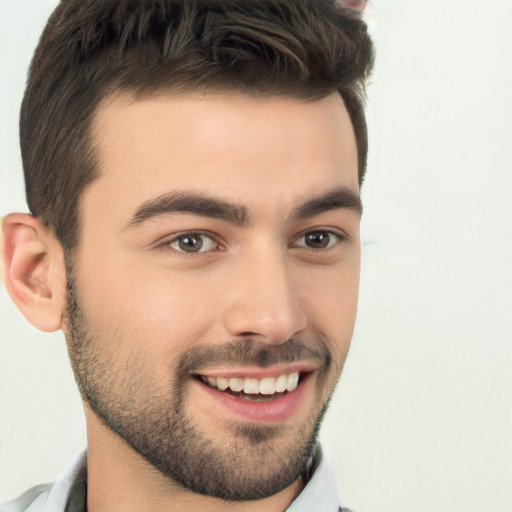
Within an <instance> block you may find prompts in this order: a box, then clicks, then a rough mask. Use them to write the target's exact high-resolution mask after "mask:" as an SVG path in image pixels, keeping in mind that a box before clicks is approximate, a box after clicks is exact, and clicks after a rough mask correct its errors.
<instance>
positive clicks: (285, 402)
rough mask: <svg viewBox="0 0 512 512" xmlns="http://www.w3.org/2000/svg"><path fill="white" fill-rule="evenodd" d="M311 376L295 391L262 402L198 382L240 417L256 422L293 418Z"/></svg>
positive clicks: (301, 382) (212, 396)
mask: <svg viewBox="0 0 512 512" xmlns="http://www.w3.org/2000/svg"><path fill="white" fill-rule="evenodd" d="M309 378H310V375H308V376H305V377H304V378H303V379H302V380H301V381H300V382H299V385H298V386H297V388H296V389H294V390H293V391H288V393H286V394H285V395H282V396H280V397H278V398H275V399H273V400H266V401H262V402H257V401H254V400H245V399H244V398H238V397H236V396H234V395H231V394H229V393H226V392H224V391H219V390H218V389H214V388H212V387H210V386H207V385H206V384H204V383H203V382H201V381H196V382H197V383H198V385H199V386H200V387H201V389H203V390H204V392H205V393H207V394H208V395H209V396H210V397H211V398H213V399H214V400H216V401H217V402H218V403H220V405H221V406H223V407H225V408H226V409H227V410H228V411H229V412H231V413H233V414H234V415H235V416H237V417H239V418H242V419H245V420H248V421H254V422H282V421H285V420H287V419H289V418H291V417H292V416H293V415H294V414H295V413H296V412H297V411H298V410H299V409H300V407H301V405H302V403H303V402H304V397H305V394H306V384H307V381H309Z"/></svg>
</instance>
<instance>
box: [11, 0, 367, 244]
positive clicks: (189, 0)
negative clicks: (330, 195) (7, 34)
mask: <svg viewBox="0 0 512 512" xmlns="http://www.w3.org/2000/svg"><path fill="white" fill-rule="evenodd" d="M372 65H373V45H372V42H371V39H370V37H369V36H368V33H367V27H366V24H365V23H364V22H363V21H361V20H360V19H357V18H355V17H352V16H350V15H347V14H346V13H344V12H343V11H342V10H341V9H340V8H339V6H338V5H337V4H336V3H335V2H334V1H333V0H240V1H239V2H234V1H226V0H61V2H60V4H59V5H58V6H57V8H56V9H55V11H54V12H53V14H52V15H51V17H50V19H49V21H48V24H47V25H46V28H45V29H44V31H43V34H42V36H41V39H40V41H39V45H38V47H37V49H36V51H35V54H34V57H33V60H32V64H31V67H30V71H29V77H28V82H27V88H26V91H25V96H24V99H23V103H22V108H21V116H20V142H21V152H22V158H23V169H24V173H25V184H26V194H27V202H28V205H29V208H30V211H31V212H32V214H33V215H35V216H37V217H39V218H40V219H41V221H42V222H43V223H44V224H45V225H46V226H47V227H49V228H50V229H52V230H53V231H54V233H55V234H56V236H57V238H58V239H59V241H60V242H61V244H62V245H63V247H64V248H65V249H72V248H73V247H74V246H75V245H76V244H77V242H78V238H79V208H78V204H79V200H80V197H81V194H82V193H83V191H84V189H85V187H86V186H87V185H88V184H89V183H91V182H92V181H93V180H94V179H95V178H96V176H97V174H98V170H97V166H96V164H95V154H94V151H93V147H94V144H93V141H92V135H91V126H90V125H91V119H92V117H93V114H94V113H95V110H96V109H97V107H98V105H99V103H100V101H101V100H103V99H104V98H105V97H106V96H108V95H109V94H112V93H113V92H115V91H123V90H126V91H131V92H133V93H135V94H136V95H141V96H142V95H148V94H152V93H156V92H158V91H161V90H165V89H170V90H172V91H177V92H187V91H194V90H207V91H208V90H233V91H239V92H243V93H248V94H252V95H285V96H293V97H300V98H306V99H317V98H322V97H325V96H327V95H329V94H331V93H333V92H335V91H336V90H338V91H339V93H340V95H341V96H342V98H343V100H344V102H345V106H346V108H347V110H348V113H349V115H350V118H351V121H352V125H353V127H354V132H355V136H356V142H357V149H358V159H359V170H358V172H359V182H360V183H361V182H362V180H363V177H364V173H365V169H366V158H367V148H368V137H367V130H366V120H365V114H364V98H365V95H364V86H365V82H366V79H367V77H368V75H369V73H370V72H371V68H372Z"/></svg>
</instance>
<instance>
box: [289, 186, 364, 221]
mask: <svg viewBox="0 0 512 512" xmlns="http://www.w3.org/2000/svg"><path fill="white" fill-rule="evenodd" d="M330 210H352V211H354V212H356V213H357V214H358V215H359V217H360V216H361V215H362V214H363V203H362V201H361V197H360V196H359V194H358V193H356V192H354V191H353V190H351V189H350V188H347V187H338V188H335V189H333V190H330V191H328V192H326V193H324V194H321V195H319V196H317V197H313V199H308V200H307V201H304V202H303V203H301V204H299V205H298V206H296V207H295V208H294V209H293V210H292V213H291V216H290V217H291V219H293V220H301V219H307V218H310V217H314V216H315V215H320V214H321V213H324V212H328V211H330Z"/></svg>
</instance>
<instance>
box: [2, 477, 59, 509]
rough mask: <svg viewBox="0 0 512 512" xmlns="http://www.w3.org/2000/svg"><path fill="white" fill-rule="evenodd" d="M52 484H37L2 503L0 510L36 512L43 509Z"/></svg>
mask: <svg viewBox="0 0 512 512" xmlns="http://www.w3.org/2000/svg"><path fill="white" fill-rule="evenodd" d="M52 485H53V484H44V485H37V486H36V487H32V488H31V489H29V490H28V491H25V492H24V493H23V494H22V495H21V496H18V497H17V498H14V499H13V500H10V501H7V502H5V503H0V512H36V511H38V510H43V508H44V506H45V505H46V501H47V499H48V495H49V494H50V490H51V488H52Z"/></svg>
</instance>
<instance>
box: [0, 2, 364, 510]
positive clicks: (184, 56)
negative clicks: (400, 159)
mask: <svg viewBox="0 0 512 512" xmlns="http://www.w3.org/2000/svg"><path fill="white" fill-rule="evenodd" d="M356 3H357V2H356ZM350 4H354V2H350ZM372 61H373V50H372V44H371V41H370V39H369V37H368V35H367V32H366V26H365V24H364V23H363V22H362V21H361V20H360V19H358V18H357V17H356V16H354V14H353V13H352V12H350V11H347V9H345V8H344V6H343V5H342V4H335V3H333V2H331V1H330V0H315V1H312V0H309V1H308V0H272V1H268V2H261V0H258V1H255V0H245V1H243V2H239V3H233V2H225V1H223V0H217V1H213V0H212V1H208V2H206V1H204V0H181V1H178V0H174V1H171V0H159V1H155V0H154V1H149V0H124V1H121V0H117V1H105V0H88V1H87V2H84V1H83V0H62V1H61V3H60V5H59V6H58V7H57V9H56V10H55V12H54V13H53V15H52V16H51V18H50V20H49V22H48V25H47V26H46V28H45V30H44V32H43V35H42V37H41V40H40V42H39V46H38V48H37V49H36V52H35V55H34V59H33V62H32V65H31V69H30V73H29V79H28V84H27V89H26V92H25V97H24V100H23V105H22V110H21V120H20V138H21V149H22V157H23V165H24V172H25V181H26V190H27V201H28V204H29V208H30V210H31V215H29V214H10V215H8V216H6V217H5V218H4V219H3V224H2V228H3V240H4V245H3V258H4V259H3V266H4V274H5V284H6V288H7V290H8V292H9V294H10V295H11V297H12V299H13V301H14V303H15V304H16V305H17V307H18V308H19V309H20V311H21V312H22V313H23V314H24V315H25V317H26V318H27V319H28V321H29V322H31V323H32V324H33V325H34V326H36V327H37V328H39V329H41V330H43V331H53V330H57V329H63V331H64V333H65V336H66V341H67V346H68V352H69V356H70V360H71V364H72V368H73V371H74V374H75V378H76V381H77V384H78V387H79V390H80V393H81V396H82V399H83V404H84V410H85V416H86V423H87V437H88V445H87V454H85V453H84V454H83V455H81V456H80V458H79V459H78V460H77V461H76V463H75V464H73V466H72V467H71V468H70V469H69V471H68V472H67V473H66V474H65V475H64V476H63V477H62V478H61V479H60V480H58V481H57V482H56V483H55V484H53V485H47V486H39V487H37V488H34V489H31V490H29V491H27V492H26V493H25V494H24V495H22V496H21V497H19V498H18V499H16V500H13V501H11V502H9V503H7V504H4V505H2V506H0V510H1V511H2V512H10V511H19V510H27V511H35V510H45V511H85V510H88V511H89V512H102V511H104V512H116V511H118V510H119V511H121V510H122V511H140V510H148V511H160V510H162V511H163V510H207V511H219V510H237V511H252V510H257V511H269V512H270V511H282V510H289V511H292V512H298V511H312V510H315V511H334V510H338V501H337V497H336V491H335V484H334V477H333V475H332V472H331V469H330V466H329V463H328V460H327V459H326V457H325V455H323V454H322V450H321V448H320V446H319V445H318V444H317V440H316V439H317V433H318V429H319V427H320V423H321V420H322V416H323V414H324V412H325V410H326V408H327V404H328V401H329V397H330V396H331V394H332V392H333V389H334V387H335V384H336V382H337V380H338V378H339V376H340V373H341V370H342V367H343V363H344V360H345V358H346V355H347V351H348V348H349V345H350V339H351V336H352V330H353V325H354V321H355V316H356V307H357V296H358V282H359V261H360V242H359V221H360V215H361V212H362V206H361V201H360V198H359V187H360V185H361V183H362V180H363V177H364V172H365V167H366V153H367V135H366V123H365V117H364V104H363V97H364V83H365V80H366V78H367V76H368V74H369V72H370V70H371V66H372Z"/></svg>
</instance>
